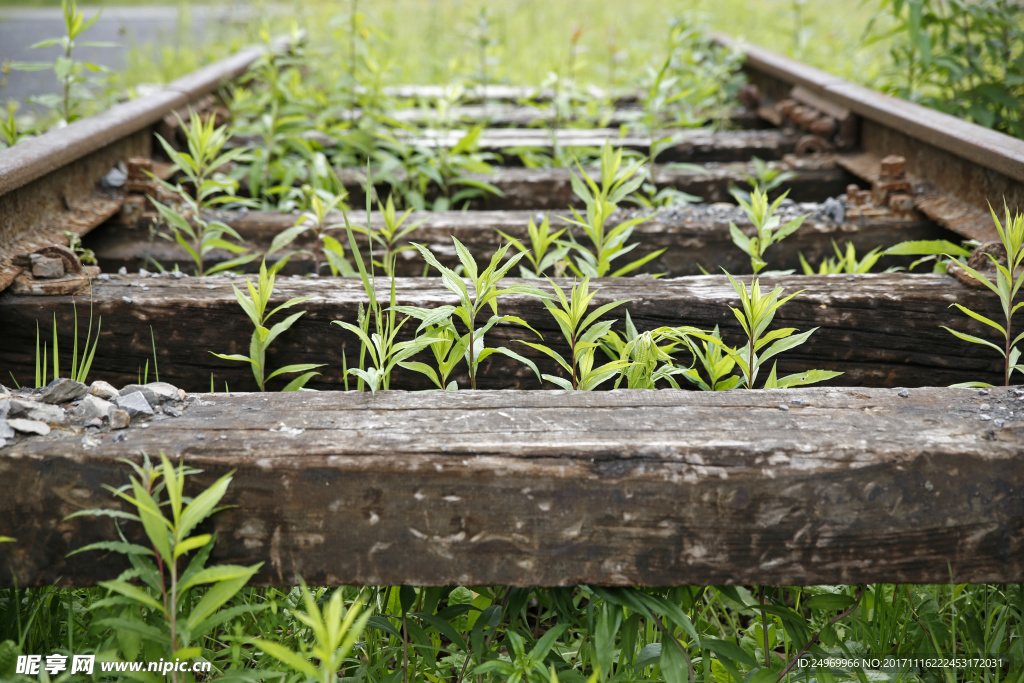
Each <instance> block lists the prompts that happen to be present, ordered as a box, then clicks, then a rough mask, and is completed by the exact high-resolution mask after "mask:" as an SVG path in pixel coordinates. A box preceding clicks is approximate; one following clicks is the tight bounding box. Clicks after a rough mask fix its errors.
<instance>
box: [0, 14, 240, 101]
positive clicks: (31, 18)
mask: <svg viewBox="0 0 1024 683" xmlns="http://www.w3.org/2000/svg"><path fill="white" fill-rule="evenodd" d="M98 11H100V10H99V9H98V8H94V7H85V8H83V13H84V14H85V17H86V18H87V19H88V18H90V17H92V16H93V15H94V14H95V13H96V12H98ZM247 14H249V15H250V16H251V12H250V11H249V10H248V9H247V8H246V7H245V6H243V5H231V4H229V3H224V4H222V5H219V6H217V7H191V8H189V9H188V11H187V13H186V15H185V16H182V17H179V12H178V7H177V6H164V7H110V8H106V9H104V10H102V15H101V16H100V18H99V20H98V21H97V22H96V23H95V24H94V25H93V26H92V27H91V28H90V29H89V30H88V31H87V32H86V33H85V34H83V35H82V36H81V37H79V39H78V40H79V41H103V42H113V43H117V44H118V46H117V47H79V48H76V49H75V51H74V53H73V54H72V57H73V58H74V59H76V60H81V61H86V62H92V63H95V64H100V65H102V66H106V67H109V68H111V69H119V68H122V67H123V66H124V65H125V60H126V56H127V54H128V52H129V51H130V50H131V49H132V48H134V47H141V46H146V45H155V44H168V45H181V44H184V45H194V44H196V41H198V40H202V39H203V38H204V36H208V35H213V34H215V31H214V30H211V27H217V26H221V25H224V23H225V22H237V21H243V20H244V19H243V17H244V16H246V15H247ZM62 35H64V17H63V14H62V12H61V9H60V8H59V7H55V8H40V9H35V8H33V9H14V8H0V63H2V62H7V61H12V62H13V61H31V62H40V61H52V60H53V59H54V58H55V57H56V56H57V55H58V54H59V53H60V48H59V47H50V48H45V49H35V50H33V49H30V46H31V45H33V44H34V43H37V42H39V41H41V40H45V39H47V38H54V37H59V36H62ZM57 90H58V85H57V79H56V76H55V75H54V73H53V71H52V70H47V71H32V72H20V71H11V72H10V73H8V75H7V77H6V79H5V82H4V83H3V85H2V87H0V102H4V101H7V100H11V99H14V100H20V101H24V100H26V99H27V98H28V97H30V96H32V95H39V94H45V93H55V92H57Z"/></svg>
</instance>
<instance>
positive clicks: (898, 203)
mask: <svg viewBox="0 0 1024 683" xmlns="http://www.w3.org/2000/svg"><path fill="white" fill-rule="evenodd" d="M889 209H890V210H891V211H892V212H893V213H909V212H910V211H913V210H914V198H913V197H912V196H910V195H909V194H904V193H903V192H897V193H896V194H893V195H890V196H889Z"/></svg>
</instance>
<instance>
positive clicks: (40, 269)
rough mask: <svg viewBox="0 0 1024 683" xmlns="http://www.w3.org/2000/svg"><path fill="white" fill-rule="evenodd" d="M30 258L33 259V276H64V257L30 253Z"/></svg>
mask: <svg viewBox="0 0 1024 683" xmlns="http://www.w3.org/2000/svg"><path fill="white" fill-rule="evenodd" d="M29 259H31V261H32V277H38V278H51V279H52V278H58V277H64V259H62V258H60V257H57V258H53V257H51V256H43V255H42V254H30V255H29Z"/></svg>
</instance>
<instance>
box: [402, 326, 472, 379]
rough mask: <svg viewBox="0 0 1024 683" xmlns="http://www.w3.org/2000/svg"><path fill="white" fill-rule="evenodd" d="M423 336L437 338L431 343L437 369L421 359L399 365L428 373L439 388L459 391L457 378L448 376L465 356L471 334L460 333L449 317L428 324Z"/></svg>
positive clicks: (421, 372) (423, 373) (424, 373)
mask: <svg viewBox="0 0 1024 683" xmlns="http://www.w3.org/2000/svg"><path fill="white" fill-rule="evenodd" d="M423 336H424V337H427V338H432V339H435V340H437V341H435V342H434V343H432V344H431V345H430V350H431V351H432V352H433V354H434V361H435V362H436V363H437V371H436V372H435V371H434V368H432V367H430V366H429V365H427V364H426V363H420V362H419V361H403V362H401V363H399V365H400V366H401V367H403V368H405V369H406V370H412V371H413V372H418V373H420V374H422V375H426V376H427V377H428V378H429V379H430V381H431V382H433V383H434V385H435V386H437V388H438V389H444V390H445V391H458V389H459V383H458V382H456V381H455V380H451V381H449V380H448V376H449V375H451V374H452V371H453V370H454V369H455V366H457V365H458V364H459V362H460V361H462V360H463V358H464V357H465V355H466V345H467V344H468V343H469V335H459V333H458V331H457V330H456V329H455V325H454V324H453V323H452V322H451V319H450V318H449V319H447V320H443V321H441V322H439V323H438V324H437V325H427V326H426V327H425V328H424V333H423Z"/></svg>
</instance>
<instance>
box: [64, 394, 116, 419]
mask: <svg viewBox="0 0 1024 683" xmlns="http://www.w3.org/2000/svg"><path fill="white" fill-rule="evenodd" d="M113 407H114V406H113V404H112V403H110V401H104V400H103V399H102V398H100V397H98V396H86V397H85V398H83V399H82V402H81V403H79V404H78V405H77V406H75V407H74V408H72V409H71V414H72V415H73V416H75V417H84V418H86V419H90V420H91V419H92V418H100V419H102V418H104V417H107V416H108V415H110V411H111V410H112V409H113Z"/></svg>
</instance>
